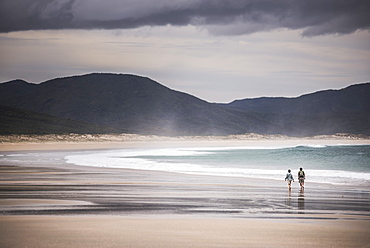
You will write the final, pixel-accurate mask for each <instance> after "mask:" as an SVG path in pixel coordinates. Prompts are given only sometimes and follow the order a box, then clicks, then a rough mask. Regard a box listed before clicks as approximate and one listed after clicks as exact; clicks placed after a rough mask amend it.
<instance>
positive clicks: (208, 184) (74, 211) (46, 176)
mask: <svg viewBox="0 0 370 248" xmlns="http://www.w3.org/2000/svg"><path fill="white" fill-rule="evenodd" d="M267 143H269V144H271V143H273V144H290V145H292V144H302V143H312V144H334V143H335V144H338V143H343V144H370V141H369V140H368V139H348V138H342V139H307V140H302V139H227V140H225V139H220V138H219V139H215V140H212V139H206V140H204V139H203V140H202V139H200V140H194V139H192V140H181V139H177V140H176V139H167V140H158V139H154V140H153V139H152V140H150V141H148V140H138V139H136V140H135V139H131V140H130V141H112V140H110V141H105V142H102V141H87V140H83V141H81V142H75V141H74V142H72V141H54V142H53V141H47V142H33V143H32V142H19V143H15V142H3V143H1V144H0V151H1V153H2V154H3V155H4V156H6V155H9V154H19V153H22V152H24V153H40V152H43V153H46V154H50V156H51V159H50V160H47V161H46V162H45V161H41V162H40V161H35V162H32V163H30V164H21V163H18V162H14V161H15V160H14V161H13V162H11V163H10V162H9V163H5V162H4V161H3V162H1V164H0V187H1V191H0V229H1V231H0V235H1V237H0V246H1V247H286V246H289V245H299V246H300V247H370V238H369V237H370V231H369V230H370V207H369V206H370V193H369V191H370V189H369V188H368V187H367V186H366V185H365V186H362V188H360V189H359V188H358V187H356V185H353V186H348V185H347V186H343V185H334V186H333V185H329V184H325V183H323V184H317V183H311V184H307V186H306V189H305V190H304V191H302V190H300V189H299V186H298V183H294V184H293V189H292V191H288V190H287V187H286V183H285V182H284V180H283V179H282V180H281V181H278V180H263V179H257V178H240V177H235V178H230V177H221V176H205V175H186V174H181V173H170V172H162V171H149V170H130V169H120V168H106V167H89V166H77V165H73V164H67V163H65V161H64V160H61V159H53V158H54V157H53V156H54V154H62V155H60V156H61V157H62V156H64V155H66V154H68V153H69V152H72V151H74V152H76V151H86V150H107V149H135V148H143V147H193V146H198V147H199V146H207V147H210V146H211V147H212V146H213V147H217V146H245V145H256V144H258V145H261V144H267ZM58 156H59V155H58Z"/></svg>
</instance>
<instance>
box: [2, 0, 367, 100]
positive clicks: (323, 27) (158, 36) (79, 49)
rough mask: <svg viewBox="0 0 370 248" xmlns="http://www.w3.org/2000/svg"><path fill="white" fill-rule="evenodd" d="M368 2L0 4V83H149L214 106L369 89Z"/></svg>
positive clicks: (82, 0)
mask: <svg viewBox="0 0 370 248" xmlns="http://www.w3.org/2000/svg"><path fill="white" fill-rule="evenodd" d="M369 6H370V1H369V0H0V82H6V81H10V80H13V79H17V78H20V79H24V80H26V81H28V82H34V83H40V82H43V81H46V80H49V79H52V78H55V77H66V76H72V75H81V74H86V73H92V72H112V73H129V74H136V75H142V76H146V77H150V78H152V79H153V80H155V81H157V82H159V83H161V84H164V85H166V86H168V87H170V88H172V89H175V90H179V91H183V92H186V93H189V94H192V95H195V96H197V97H199V98H202V99H205V100H207V101H211V102H230V101H232V100H235V99H241V98H247V97H248V98H254V97H260V96H288V97H294V96H299V95H302V94H306V93H311V92H315V91H318V90H325V89H340V88H344V87H346V86H348V85H351V84H356V83H362V82H369V81H370V32H369V29H370V15H369V13H370V9H369V8H370V7H369Z"/></svg>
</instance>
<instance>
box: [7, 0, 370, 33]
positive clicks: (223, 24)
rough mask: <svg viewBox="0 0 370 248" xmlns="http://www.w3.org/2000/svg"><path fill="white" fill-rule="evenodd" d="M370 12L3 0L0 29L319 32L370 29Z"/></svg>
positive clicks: (355, 1) (358, 1)
mask: <svg viewBox="0 0 370 248" xmlns="http://www.w3.org/2000/svg"><path fill="white" fill-rule="evenodd" d="M369 13H370V1H368V0H309V1H306V0H172V1H171V0H157V1H152V0H123V1H122V0H121V1H120V0H104V1H101V0H0V32H12V31H22V30H44V29H129V28H136V27H140V26H148V25H149V26H163V25H174V26H185V25H189V24H190V25H195V26H200V27H203V28H206V29H207V30H208V31H209V32H211V33H213V34H215V35H240V34H250V33H255V32H260V31H269V30H274V29H281V28H287V29H293V30H296V29H302V30H303V32H302V35H303V36H318V35H327V34H349V33H352V32H355V31H356V30H369V29H370V17H369V16H370V15H369Z"/></svg>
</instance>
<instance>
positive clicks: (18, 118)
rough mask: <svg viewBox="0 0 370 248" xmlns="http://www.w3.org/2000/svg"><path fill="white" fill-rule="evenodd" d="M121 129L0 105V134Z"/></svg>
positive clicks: (104, 131) (99, 131) (90, 131)
mask: <svg viewBox="0 0 370 248" xmlns="http://www.w3.org/2000/svg"><path fill="white" fill-rule="evenodd" d="M123 131H124V130H117V129H114V128H110V127H102V126H97V125H92V124H88V123H84V122H81V121H76V120H70V119H63V118H58V117H55V116H51V115H48V114H42V113H36V112H32V111H27V110H22V109H17V108H11V107H7V106H2V105H0V135H8V134H51V133H52V134H64V133H76V134H84V133H96V134H99V133H118V132H123Z"/></svg>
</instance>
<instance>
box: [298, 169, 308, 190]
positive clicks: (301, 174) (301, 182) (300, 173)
mask: <svg viewBox="0 0 370 248" xmlns="http://www.w3.org/2000/svg"><path fill="white" fill-rule="evenodd" d="M305 179H306V175H305V174H304V171H303V169H302V168H299V171H298V180H299V185H301V189H304V180H305Z"/></svg>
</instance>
